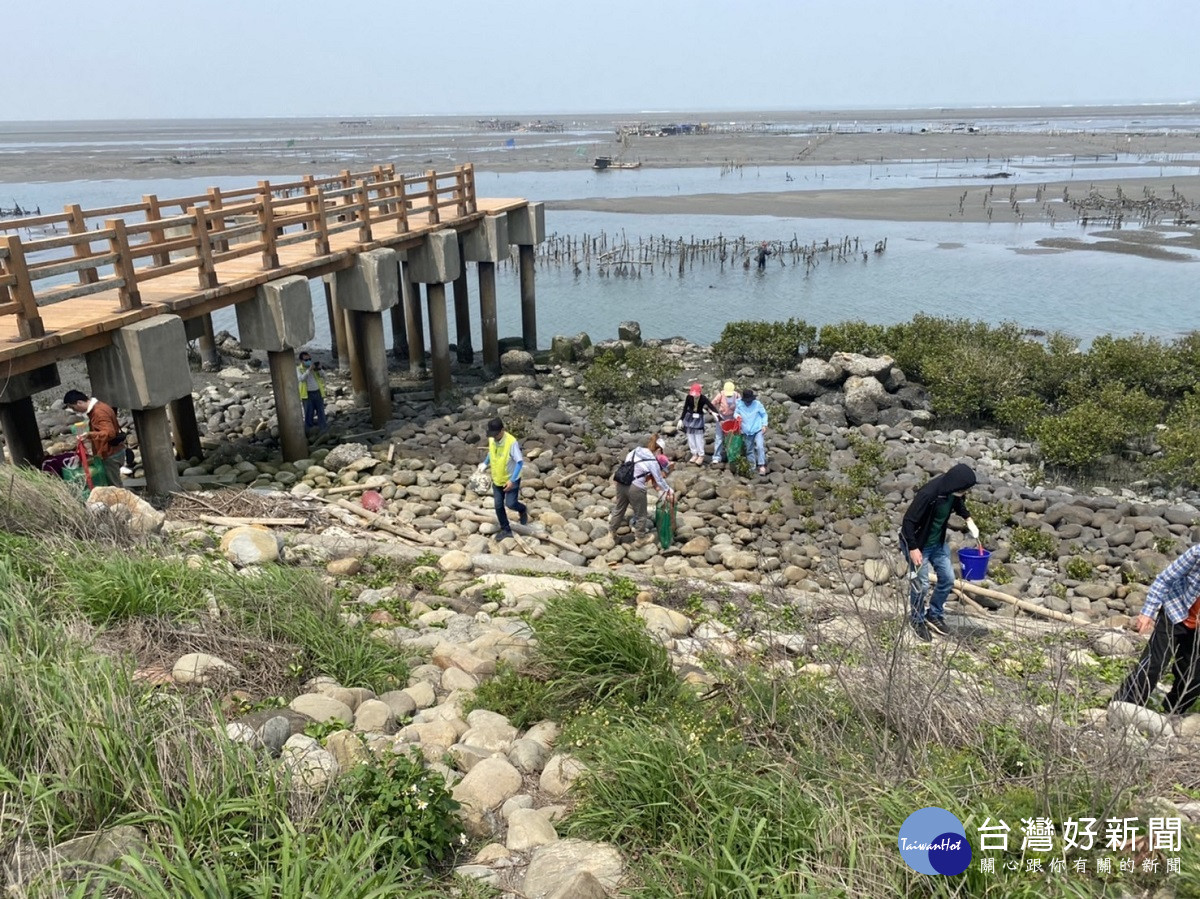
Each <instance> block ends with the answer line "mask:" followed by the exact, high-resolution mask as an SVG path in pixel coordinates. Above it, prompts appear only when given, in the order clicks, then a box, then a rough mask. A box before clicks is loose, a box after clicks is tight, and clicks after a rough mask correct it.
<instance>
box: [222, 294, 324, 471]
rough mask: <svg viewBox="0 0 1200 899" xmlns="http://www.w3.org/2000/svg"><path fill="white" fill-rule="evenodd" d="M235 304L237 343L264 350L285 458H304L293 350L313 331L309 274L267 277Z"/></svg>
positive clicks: (305, 448)
mask: <svg viewBox="0 0 1200 899" xmlns="http://www.w3.org/2000/svg"><path fill="white" fill-rule="evenodd" d="M236 309H237V318H238V331H239V332H240V333H241V335H242V343H243V344H244V345H246V346H249V347H251V348H253V349H256V350H266V351H267V361H268V362H269V363H270V367H271V388H272V390H273V392H274V395H275V418H276V419H277V420H278V422H279V443H280V445H281V448H282V450H283V458H284V459H285V460H286V461H288V462H295V461H296V460H297V459H304V458H306V457H307V456H308V438H307V437H305V435H304V406H303V404H302V403H301V401H300V382H299V378H298V376H297V374H296V352H295V351H296V349H297V348H298V347H302V346H304V344H306V343H308V342H309V341H310V340H312V339H313V336H314V335H315V334H316V331H317V326H316V321H315V319H314V318H313V310H312V294H311V293H309V290H308V279H307V278H303V277H301V276H300V275H292V276H290V277H287V278H277V279H276V280H274V281H268V282H267V283H266V284H263V285H261V286H260V287H259V288H258V290H257V291H255V294H254V298H253V299H251V300H246V301H245V302H243V303H239V304H238V305H237V307H236Z"/></svg>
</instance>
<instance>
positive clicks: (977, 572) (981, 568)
mask: <svg viewBox="0 0 1200 899" xmlns="http://www.w3.org/2000/svg"><path fill="white" fill-rule="evenodd" d="M991 557H992V554H991V553H990V552H988V551H987V550H986V549H984V548H983V547H982V546H964V547H962V548H961V549H959V551H958V561H959V562H961V563H962V576H963V580H964V581H982V580H983V579H984V578H985V577H987V566H988V559H990V558H991Z"/></svg>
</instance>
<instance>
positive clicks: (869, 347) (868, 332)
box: [816, 319, 889, 359]
mask: <svg viewBox="0 0 1200 899" xmlns="http://www.w3.org/2000/svg"><path fill="white" fill-rule="evenodd" d="M816 352H817V353H818V354H819V355H820V356H821V357H822V358H825V359H828V358H829V357H830V356H832V355H833V354H834V353H861V354H862V355H864V356H882V355H884V354H885V353H888V352H889V348H888V329H887V327H886V326H884V325H872V324H868V323H867V322H865V321H862V320H861V319H855V320H854V321H848V322H840V323H838V324H836V325H824V326H823V327H822V328H821V334H820V337H819V338H818V339H817V347H816Z"/></svg>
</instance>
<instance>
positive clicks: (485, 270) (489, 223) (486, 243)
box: [462, 215, 509, 374]
mask: <svg viewBox="0 0 1200 899" xmlns="http://www.w3.org/2000/svg"><path fill="white" fill-rule="evenodd" d="M508 246H509V244H508V216H506V215H485V216H484V217H483V220H482V221H480V223H479V225H478V226H477V227H475V228H472V229H471V230H470V231H466V232H464V233H463V238H462V251H463V259H464V260H465V261H471V262H474V263H476V266H477V267H478V270H479V321H480V326H481V330H482V331H483V365H484V368H486V369H488V370H489V371H490V372H492V373H493V374H499V372H500V334H499V329H498V328H497V325H496V263H497V262H499V261H500V260H501V259H503V258H504V257H505V255H507V253H508Z"/></svg>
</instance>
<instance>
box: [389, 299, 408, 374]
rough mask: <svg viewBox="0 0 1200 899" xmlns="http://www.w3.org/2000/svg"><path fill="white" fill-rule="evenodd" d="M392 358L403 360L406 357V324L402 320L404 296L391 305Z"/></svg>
mask: <svg viewBox="0 0 1200 899" xmlns="http://www.w3.org/2000/svg"><path fill="white" fill-rule="evenodd" d="M391 316H392V358H394V359H396V360H397V361H400V362H402V361H404V360H406V359H407V358H408V325H407V324H406V323H405V321H404V298H403V297H401V298H400V301H399V302H398V303H396V305H395V306H393V307H392V311H391Z"/></svg>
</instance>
